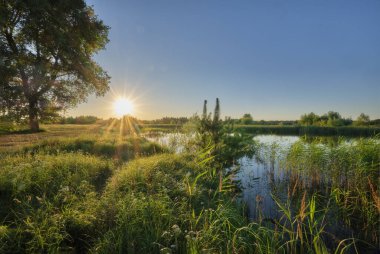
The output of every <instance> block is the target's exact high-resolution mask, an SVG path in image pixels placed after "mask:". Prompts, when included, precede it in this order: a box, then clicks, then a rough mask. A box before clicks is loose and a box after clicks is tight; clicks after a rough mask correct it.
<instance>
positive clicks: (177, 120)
mask: <svg viewBox="0 0 380 254" xmlns="http://www.w3.org/2000/svg"><path fill="white" fill-rule="evenodd" d="M188 121H189V118H187V117H163V118H161V119H156V120H140V121H139V122H140V123H142V124H174V125H182V124H185V123H187V122H188Z"/></svg>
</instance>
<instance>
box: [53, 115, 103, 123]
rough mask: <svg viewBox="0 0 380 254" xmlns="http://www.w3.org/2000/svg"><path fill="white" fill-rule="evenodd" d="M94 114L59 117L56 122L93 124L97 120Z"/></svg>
mask: <svg viewBox="0 0 380 254" xmlns="http://www.w3.org/2000/svg"><path fill="white" fill-rule="evenodd" d="M98 120H99V118H97V117H96V116H77V117H72V116H69V117H61V118H59V119H58V122H59V123H61V124H93V123H96V121H98Z"/></svg>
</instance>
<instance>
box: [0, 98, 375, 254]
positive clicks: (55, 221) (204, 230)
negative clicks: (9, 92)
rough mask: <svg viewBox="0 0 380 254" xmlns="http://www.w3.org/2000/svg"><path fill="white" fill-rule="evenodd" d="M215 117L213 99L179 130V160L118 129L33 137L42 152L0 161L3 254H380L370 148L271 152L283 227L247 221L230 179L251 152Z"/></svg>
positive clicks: (354, 145)
mask: <svg viewBox="0 0 380 254" xmlns="http://www.w3.org/2000/svg"><path fill="white" fill-rule="evenodd" d="M219 114H220V105H219V101H218V100H217V102H216V107H215V110H214V113H213V114H210V113H208V111H207V105H206V103H205V106H204V112H203V114H202V116H201V117H200V118H197V117H195V118H193V119H192V122H188V123H187V127H188V128H189V130H191V129H192V130H196V133H193V134H191V135H190V134H189V136H188V137H187V138H188V141H187V142H186V143H184V144H183V145H184V150H183V151H184V152H183V153H181V154H173V153H169V152H168V151H169V150H170V149H168V148H162V147H160V146H159V145H157V144H155V143H152V142H150V141H148V140H146V139H145V138H143V137H141V136H139V135H138V133H136V125H135V124H134V122H133V120H131V119H126V118H123V119H121V120H119V121H116V120H113V121H110V122H103V123H102V124H98V125H93V126H92V125H62V126H59V125H56V126H55V127H54V128H53V127H52V126H49V127H48V128H47V129H46V131H45V132H43V133H38V134H33V135H37V136H38V137H40V139H39V140H38V141H36V140H32V141H30V142H28V143H26V144H22V145H20V144H18V143H17V142H16V143H17V145H15V146H12V147H14V149H11V150H8V149H6V150H3V151H2V152H0V193H1V196H0V207H1V209H0V252H1V253H25V252H28V253H61V252H71V253H72V252H76V253H328V252H330V253H332V252H334V253H351V252H371V251H376V250H377V249H376V248H377V246H378V245H379V232H378V227H379V226H380V224H379V220H380V218H379V214H380V198H379V194H378V189H377V188H378V183H379V180H380V175H379V167H380V142H379V140H378V139H377V138H372V139H368V138H367V139H360V140H356V141H352V142H346V141H344V140H341V141H337V143H334V144H332V145H329V146H324V145H321V143H320V142H318V141H317V140H314V141H313V140H307V142H304V141H303V140H301V141H299V142H297V143H295V144H294V145H292V146H291V147H290V148H289V149H286V150H281V149H280V150H277V149H278V147H277V146H275V145H274V146H273V147H271V148H270V154H269V157H270V161H272V160H274V159H275V158H276V157H281V156H280V154H281V153H282V154H283V155H284V156H283V157H281V158H284V159H283V160H281V161H280V164H281V165H283V166H282V168H283V169H284V170H285V171H284V173H285V174H286V175H287V177H286V178H284V179H282V180H281V181H277V182H275V184H273V185H272V198H273V200H274V201H275V203H276V207H277V210H278V211H279V216H277V217H276V216H275V217H264V216H259V218H258V219H257V220H254V221H250V220H249V219H248V217H247V209H246V207H245V204H244V203H242V202H241V199H240V198H239V197H240V190H239V184H238V183H237V182H236V177H235V174H236V173H237V172H238V170H239V160H238V159H239V158H241V157H242V156H250V157H251V156H253V155H255V154H256V155H257V156H258V159H260V158H259V157H260V156H259V154H257V153H256V152H257V151H258V149H259V144H258V143H257V142H255V141H254V139H253V138H252V135H249V134H247V133H243V132H241V130H240V131H237V130H236V128H235V126H234V125H233V122H232V121H231V122H226V121H224V122H223V121H221V120H220V119H219ZM104 123H106V125H103V124H104ZM248 126H249V125H248ZM77 128H83V129H80V131H74V130H75V129H77ZM83 132H85V133H86V134H83ZM53 134H54V135H55V136H57V135H60V136H59V137H56V138H52V137H53V136H52V135H53ZM28 135H32V134H13V135H3V136H2V137H1V138H4V139H3V140H5V138H7V137H8V136H9V137H11V138H10V139H12V140H17V137H18V136H21V137H19V138H20V139H22V138H25V137H27V136H28ZM43 136H45V137H49V138H45V139H44V138H42V137H43ZM9 137H8V138H9ZM11 145H12V144H10V146H11ZM261 159H263V158H261ZM283 185H284V186H285V190H287V191H285V192H284V191H283V190H284V188H282V187H281V186H283ZM286 193H287V195H286ZM284 195H285V196H286V198H285V199H284ZM256 202H261V201H260V197H256Z"/></svg>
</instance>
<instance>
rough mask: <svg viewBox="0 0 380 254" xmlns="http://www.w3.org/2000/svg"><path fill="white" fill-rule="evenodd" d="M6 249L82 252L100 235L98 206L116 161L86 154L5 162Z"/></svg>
mask: <svg viewBox="0 0 380 254" xmlns="http://www.w3.org/2000/svg"><path fill="white" fill-rule="evenodd" d="M0 168H1V170H0V193H1V199H0V207H1V210H0V223H1V224H2V225H1V228H2V233H1V235H0V252H2V253H19V252H20V253H22V252H29V253H41V252H49V253H57V252H60V251H63V250H65V249H67V250H69V249H71V250H76V251H81V250H83V249H85V248H86V245H88V244H89V243H90V242H91V240H90V239H91V238H93V237H95V236H96V235H97V232H96V226H95V221H96V220H97V219H98V218H97V216H98V215H97V214H96V213H95V210H94V209H95V208H96V206H97V204H98V198H99V196H100V193H101V192H102V190H103V188H104V186H105V183H106V181H107V179H108V177H110V175H111V174H112V172H113V171H114V166H113V164H112V163H111V162H110V161H108V160H102V159H99V158H97V157H93V156H85V155H82V154H57V155H54V156H52V155H35V156H30V155H29V156H21V155H17V156H12V157H6V158H3V159H2V160H1V161H0Z"/></svg>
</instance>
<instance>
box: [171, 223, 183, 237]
mask: <svg viewBox="0 0 380 254" xmlns="http://www.w3.org/2000/svg"><path fill="white" fill-rule="evenodd" d="M172 230H173V233H174V235H175V236H176V237H177V236H179V235H180V234H181V233H182V231H181V229H180V228H179V226H178V225H177V224H174V225H173V226H172Z"/></svg>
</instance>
